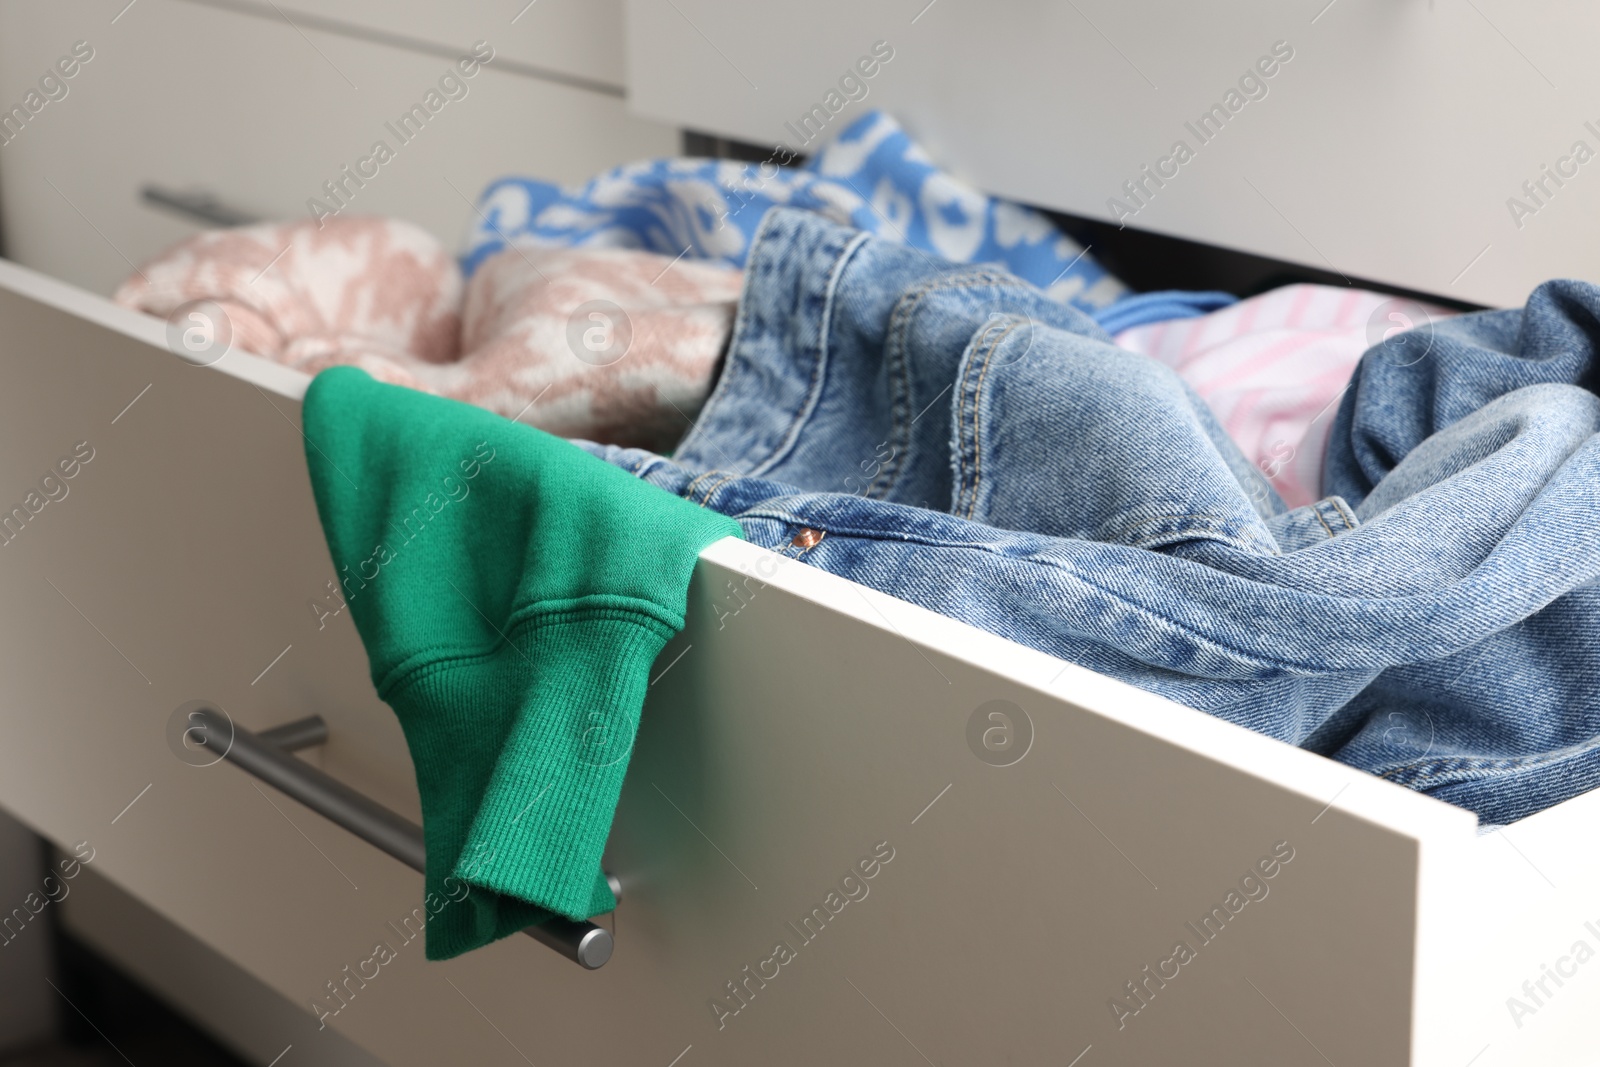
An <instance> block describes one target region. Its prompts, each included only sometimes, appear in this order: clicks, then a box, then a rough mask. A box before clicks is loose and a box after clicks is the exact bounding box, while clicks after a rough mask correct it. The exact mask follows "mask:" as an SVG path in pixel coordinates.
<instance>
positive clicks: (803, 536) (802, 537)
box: [789, 526, 822, 548]
mask: <svg viewBox="0 0 1600 1067" xmlns="http://www.w3.org/2000/svg"><path fill="white" fill-rule="evenodd" d="M820 540H822V531H821V530H813V529H812V528H811V527H809V526H807V527H805V528H804V529H803V530H801V531H800V532H799V533H797V534H795V535H794V539H793V540H791V541H790V542H789V543H790V544H791V545H793V546H794V547H796V548H810V547H812V546H813V545H815V544H816V543H817V542H818V541H820Z"/></svg>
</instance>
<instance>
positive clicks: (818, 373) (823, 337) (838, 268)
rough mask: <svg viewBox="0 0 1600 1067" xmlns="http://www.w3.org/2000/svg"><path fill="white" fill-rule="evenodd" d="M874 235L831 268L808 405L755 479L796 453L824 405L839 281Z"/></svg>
mask: <svg viewBox="0 0 1600 1067" xmlns="http://www.w3.org/2000/svg"><path fill="white" fill-rule="evenodd" d="M871 236H872V235H871V234H869V233H867V232H866V231H865V230H863V231H862V232H860V233H858V234H856V235H855V237H853V238H851V239H850V240H849V241H848V242H847V243H846V244H845V246H844V248H842V249H841V250H840V251H839V254H838V255H837V256H836V257H835V258H834V261H833V265H832V266H831V267H829V268H828V280H827V284H826V285H825V286H824V287H823V297H822V313H821V314H820V315H819V316H818V318H817V345H816V349H815V352H816V355H815V359H814V361H813V363H812V367H811V381H810V383H809V384H808V385H807V387H806V399H805V402H804V403H802V404H801V405H800V410H799V411H798V412H796V413H795V417H794V420H793V422H792V424H791V425H790V427H789V432H788V433H786V434H785V435H784V438H783V440H782V441H780V442H779V443H778V446H777V448H775V449H773V452H772V455H770V456H768V457H767V459H766V460H765V461H764V462H762V463H758V464H756V466H755V467H753V468H751V470H750V474H751V475H752V476H753V477H761V476H762V475H764V474H766V473H767V472H768V471H770V470H772V468H773V467H775V466H777V465H778V464H779V463H780V462H782V461H783V460H784V459H785V458H787V457H788V455H789V454H790V453H791V452H793V451H794V449H795V446H796V445H797V444H798V443H799V441H800V433H801V431H802V430H804V429H805V426H806V423H807V422H808V421H810V418H811V416H812V414H814V413H815V412H816V410H817V405H818V404H819V403H821V401H822V385H823V381H824V379H825V378H826V377H827V370H828V339H829V338H828V335H829V332H830V330H832V328H833V304H834V299H835V298H836V297H837V295H838V291H839V279H840V277H841V276H842V275H843V274H844V269H845V267H846V265H848V264H849V262H850V260H851V259H853V258H854V257H855V254H856V253H857V252H858V251H860V249H861V247H862V246H863V245H864V244H866V242H867V241H868V239H870V238H871Z"/></svg>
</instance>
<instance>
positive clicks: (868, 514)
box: [594, 209, 1600, 823]
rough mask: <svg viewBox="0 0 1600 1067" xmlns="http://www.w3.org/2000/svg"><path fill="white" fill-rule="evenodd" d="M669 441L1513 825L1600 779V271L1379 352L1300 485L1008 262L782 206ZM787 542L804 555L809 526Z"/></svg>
mask: <svg viewBox="0 0 1600 1067" xmlns="http://www.w3.org/2000/svg"><path fill="white" fill-rule="evenodd" d="M745 286H746V287H745V292H744V295H743V298H742V300H741V302H740V310H739V317H738V321H737V324H736V327H735V332H734V337H733V340H732V343H731V347H730V351H729V355H728V358H727V363H726V366H725V368H724V371H723V374H722V377H721V379H720V381H719V383H718V385H717V387H716V389H715V391H714V392H713V394H712V397H711V399H710V401H709V402H708V403H707V405H706V407H705V409H704V411H703V412H702V413H701V415H700V418H699V420H698V421H697V423H696V424H695V426H694V427H693V429H692V430H691V431H690V433H689V435H688V437H687V438H686V439H685V440H684V442H683V444H682V446H681V448H680V449H679V451H678V452H677V454H676V455H675V456H674V457H673V458H672V459H670V460H669V459H665V458H662V457H659V456H655V455H652V454H650V453H648V452H642V451H638V450H625V449H618V448H601V447H599V446H594V448H595V451H596V452H597V453H598V454H600V455H603V456H605V457H606V458H607V459H609V460H611V461H612V462H614V463H616V464H618V465H620V466H622V467H624V468H626V469H628V470H631V471H633V472H634V473H636V474H637V475H639V476H640V477H642V478H645V479H646V480H648V481H650V482H652V483H654V484H656V485H659V486H661V487H663V488H665V489H668V490H670V491H671V492H674V493H678V494H680V495H682V496H685V497H687V498H689V499H691V500H695V501H697V502H699V503H701V504H703V505H705V506H708V507H711V508H713V509H715V510H717V511H720V512H723V513H725V514H728V515H731V516H734V517H736V518H737V519H738V520H739V522H740V524H741V526H742V527H743V529H744V532H745V535H746V536H747V537H748V538H749V539H750V540H751V541H752V542H754V543H756V544H759V545H764V546H767V547H772V548H784V547H787V546H789V545H790V543H791V540H792V538H793V537H794V536H795V534H796V533H797V532H798V531H799V530H801V529H805V528H809V529H812V530H816V531H821V532H822V534H823V537H822V539H821V540H820V541H818V542H816V543H815V545H814V546H813V547H811V548H809V549H807V550H806V551H805V552H804V554H803V556H802V558H804V559H805V560H806V562H808V563H810V564H812V565H814V566H817V567H821V568H822V569H824V570H827V571H831V572H833V573H836V574H840V575H843V576H845V577H847V578H850V579H852V580H854V581H856V582H859V583H861V584H863V585H867V586H871V587H872V588H874V589H877V590H880V591H882V592H884V593H887V594H890V595H893V596H896V597H899V598H901V599H904V600H907V601H910V602H912V603H916V604H920V605H922V606H924V607H927V608H930V609H932V610H935V611H938V612H941V613H943V614H946V615H950V616H953V617H955V618H958V619H961V620H963V621H966V622H969V623H971V624H973V625H976V626H979V627H982V628H983V629H986V630H990V631H993V632H995V633H998V634H1000V635H1002V636H1005V637H1007V638H1010V639H1012V640H1015V641H1018V642H1020V643H1022V644H1024V645H1028V646H1030V647H1032V648H1036V649H1040V650H1042V651H1045V652H1048V653H1051V654H1052V655H1056V656H1059V657H1061V658H1063V659H1067V660H1071V661H1073V662H1075V663H1079V664H1081V665H1083V666H1085V667H1089V668H1091V669H1093V670H1096V671H1099V672H1102V673H1104V674H1108V675H1110V676H1112V677H1115V678H1119V679H1122V680H1124V681H1127V682H1130V683H1132V684H1134V685H1137V686H1140V687H1141V688H1144V689H1147V690H1150V691H1153V692H1156V693H1159V694H1161V695H1163V696H1166V697H1169V698H1171V699H1173V700H1176V701H1178V702H1180V703H1183V704H1187V705H1190V706H1191V707H1195V708H1199V709H1201V710H1204V711H1207V712H1209V713H1211V714H1214V715H1217V716H1219V717H1221V718H1224V719H1227V720H1228V721H1230V722H1234V723H1237V724H1239V725H1241V726H1245V727H1248V728H1250V729H1253V730H1258V731H1261V732H1263V733H1266V734H1269V735H1271V736H1272V737H1275V738H1279V739H1281V740H1283V741H1286V742H1289V743H1292V744H1297V745H1304V746H1306V747H1308V748H1311V749H1313V750H1315V751H1318V752H1322V753H1325V754H1327V755H1329V756H1331V757H1333V758H1335V759H1339V760H1342V761H1345V762H1347V763H1349V764H1351V765H1353V766H1356V767H1360V768H1363V769H1366V770H1369V771H1371V772H1373V773H1375V774H1379V775H1382V776H1384V777H1386V778H1389V779H1391V780H1393V781H1396V782H1399V783H1402V784H1404V785H1407V786H1410V787H1412V788H1415V789H1419V790H1423V791H1425V792H1428V793H1431V794H1433V795H1435V796H1437V797H1439V798H1441V799H1444V800H1447V801H1449V802H1452V803H1455V804H1458V805H1461V806H1463V807H1466V808H1469V809H1471V810H1473V811H1476V812H1477V813H1478V814H1479V816H1480V817H1481V818H1482V819H1483V820H1484V821H1486V822H1493V823H1505V822H1510V821H1512V820H1515V819H1517V818H1521V817H1522V816H1524V815H1527V814H1530V813H1532V812H1534V811H1537V810H1539V809H1541V808H1543V807H1546V806H1548V805H1550V804H1553V803H1556V802H1558V801H1561V800H1564V799H1566V798H1568V797H1571V796H1574V795H1576V794H1578V793H1581V792H1584V791H1586V790H1588V789H1591V788H1593V787H1594V786H1596V785H1597V784H1600V699H1597V696H1596V694H1597V691H1600V591H1597V589H1596V587H1595V584H1594V583H1595V579H1596V577H1597V576H1600V438H1597V436H1596V434H1597V432H1600V398H1597V396H1596V395H1595V392H1594V391H1593V385H1594V382H1595V377H1596V373H1597V371H1596V367H1597V363H1596V347H1597V342H1600V289H1597V288H1596V287H1595V286H1592V285H1588V284H1585V283H1579V282H1552V283H1549V284H1547V285H1544V286H1541V287H1540V288H1539V289H1538V290H1536V291H1535V292H1534V294H1533V295H1532V296H1531V297H1530V299H1529V301H1528V305H1527V307H1526V309H1524V310H1521V311H1506V312H1494V313H1485V314H1479V315H1466V316H1462V317H1460V318H1457V319H1453V320H1450V321H1448V322H1446V323H1443V324H1441V325H1438V326H1436V327H1435V328H1434V329H1433V331H1432V332H1431V334H1429V335H1428V336H1426V337H1423V336H1422V335H1420V334H1402V335H1398V336H1397V337H1395V338H1392V339H1391V340H1389V341H1386V342H1384V343H1383V344H1381V345H1379V346H1377V347H1375V348H1373V349H1372V350H1371V351H1369V352H1368V353H1367V355H1366V356H1365V357H1364V358H1363V360H1362V363H1361V366H1360V367H1359V369H1358V370H1357V372H1356V376H1355V379H1354V381H1353V384H1352V388H1351V389H1350V390H1349V392H1348V393H1347V394H1346V396H1345V398H1344V401H1343V403H1342V405H1341V407H1340V409H1339V412H1338V416H1337V420H1338V421H1337V423H1336V426H1335V430H1334V433H1333V439H1332V441H1331V443H1330V445H1329V452H1328V458H1327V464H1326V475H1325V481H1324V489H1325V490H1326V491H1327V492H1329V493H1330V494H1331V495H1329V496H1328V497H1326V498H1325V499H1323V500H1321V501H1319V502H1317V503H1315V504H1312V505H1309V506H1307V507H1303V508H1298V509H1294V510H1289V509H1286V508H1285V507H1284V505H1283V503H1282V502H1281V501H1280V500H1279V499H1278V497H1277V495H1276V494H1275V493H1274V492H1273V490H1272V489H1271V487H1270V486H1269V485H1268V484H1267V483H1266V481H1265V480H1264V479H1263V478H1262V476H1261V475H1260V473H1259V472H1258V471H1256V470H1255V469H1254V468H1253V467H1252V466H1251V465H1250V464H1249V463H1248V462H1247V461H1246V460H1245V458H1244V457H1243V456H1242V455H1241V454H1240V453H1239V451H1238V449H1237V448H1236V447H1234V445H1233V444H1232V442H1231V441H1229V439H1228V438H1227V436H1226V435H1225V434H1224V433H1223V432H1222V431H1221V429H1220V428H1219V427H1218V425H1217V423H1216V420H1215V419H1214V418H1213V417H1212V416H1211V414H1210V412H1209V410H1208V409H1207V408H1206V406H1205V404H1204V403H1202V402H1201V401H1200V400H1199V399H1198V398H1197V397H1196V396H1195V395H1194V393H1193V392H1192V391H1191V390H1190V389H1189V388H1188V387H1187V386H1186V385H1185V384H1184V383H1183V382H1182V381H1181V380H1180V379H1179V378H1178V377H1177V376H1176V375H1175V374H1174V373H1173V372H1172V371H1171V370H1169V369H1168V368H1166V367H1164V366H1162V365H1160V364H1158V363H1156V362H1154V361H1152V360H1150V359H1147V358H1146V357H1143V356H1140V355H1137V354H1134V353H1130V352H1127V351H1124V350H1121V349H1118V348H1116V347H1114V346H1113V345H1111V344H1110V343H1109V341H1108V339H1107V337H1106V335H1105V334H1104V332H1103V331H1102V330H1101V329H1100V328H1099V327H1098V326H1096V325H1095V324H1094V322H1093V321H1092V320H1090V319H1089V318H1088V317H1087V316H1086V315H1084V314H1082V313H1081V312H1078V311H1076V310H1074V309H1072V308H1068V307H1065V306H1063V305H1061V304H1059V303H1056V302H1054V301H1051V300H1048V299H1047V298H1045V297H1044V296H1043V295H1042V294H1040V293H1039V292H1038V291H1037V290H1035V289H1033V288H1032V287H1030V286H1028V285H1027V284H1025V283H1023V282H1021V281H1018V280H1017V279H1015V278H1013V277H1011V276H1009V275H1007V274H1005V273H1004V272H1002V271H998V270H994V269H987V268H977V267H971V266H956V265H952V264H949V263H945V262H942V261H937V260H933V259H931V258H930V257H928V256H926V255H925V254H923V253H920V252H918V251H916V250H913V249H908V248H906V247H904V246H902V245H897V244H893V243H890V242H886V241H883V240H880V239H877V238H875V237H872V236H871V235H868V234H864V233H859V232H856V231H852V230H847V229H844V228H841V227H839V226H837V225H834V224H833V223H830V222H828V221H826V220H823V219H821V218H818V217H816V216H812V215H809V214H805V213H800V212H793V211H785V210H782V209H779V210H775V211H773V212H771V213H770V214H769V215H768V216H767V217H766V219H765V220H764V222H763V225H762V227H761V230H760V231H759V233H758V236H757V240H756V243H755V246H754V248H753V250H752V252H751V256H750V264H749V269H748V276H747V280H746V283H745ZM791 554H792V552H791Z"/></svg>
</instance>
